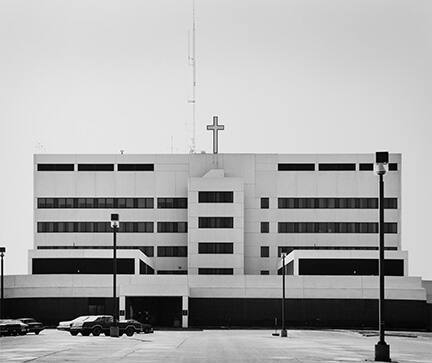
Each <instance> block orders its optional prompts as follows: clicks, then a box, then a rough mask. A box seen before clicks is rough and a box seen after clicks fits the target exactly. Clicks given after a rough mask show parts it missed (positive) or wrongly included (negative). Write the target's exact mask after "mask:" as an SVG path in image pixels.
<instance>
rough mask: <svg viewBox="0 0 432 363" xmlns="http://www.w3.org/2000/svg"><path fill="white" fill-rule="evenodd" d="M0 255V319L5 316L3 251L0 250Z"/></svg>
mask: <svg viewBox="0 0 432 363" xmlns="http://www.w3.org/2000/svg"><path fill="white" fill-rule="evenodd" d="M0 256H1V302H0V309H1V312H0V319H3V318H4V316H5V313H4V275H3V256H4V253H3V252H1V253H0Z"/></svg>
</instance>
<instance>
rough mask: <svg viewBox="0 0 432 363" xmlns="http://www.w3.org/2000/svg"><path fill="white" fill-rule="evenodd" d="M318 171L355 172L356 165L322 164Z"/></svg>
mask: <svg viewBox="0 0 432 363" xmlns="http://www.w3.org/2000/svg"><path fill="white" fill-rule="evenodd" d="M318 170H320V171H355V170H356V164H352V163H349V164H347V163H342V164H332V163H321V164H319V165H318Z"/></svg>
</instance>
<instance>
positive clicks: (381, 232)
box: [379, 175, 385, 344]
mask: <svg viewBox="0 0 432 363" xmlns="http://www.w3.org/2000/svg"><path fill="white" fill-rule="evenodd" d="M379 280H380V292H379V336H380V340H379V342H380V344H385V340H384V335H385V327H384V175H380V176H379Z"/></svg>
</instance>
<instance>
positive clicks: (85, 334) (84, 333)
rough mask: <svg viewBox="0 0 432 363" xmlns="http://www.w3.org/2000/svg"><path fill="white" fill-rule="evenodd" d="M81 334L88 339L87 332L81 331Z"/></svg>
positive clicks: (88, 333)
mask: <svg viewBox="0 0 432 363" xmlns="http://www.w3.org/2000/svg"><path fill="white" fill-rule="evenodd" d="M81 334H82V335H83V336H85V337H88V336H89V335H90V332H89V331H82V332H81Z"/></svg>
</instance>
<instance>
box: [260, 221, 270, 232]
mask: <svg viewBox="0 0 432 363" xmlns="http://www.w3.org/2000/svg"><path fill="white" fill-rule="evenodd" d="M269 232H270V223H269V222H261V233H269Z"/></svg>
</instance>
